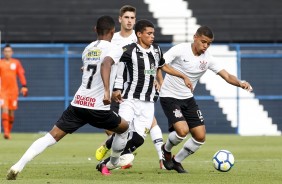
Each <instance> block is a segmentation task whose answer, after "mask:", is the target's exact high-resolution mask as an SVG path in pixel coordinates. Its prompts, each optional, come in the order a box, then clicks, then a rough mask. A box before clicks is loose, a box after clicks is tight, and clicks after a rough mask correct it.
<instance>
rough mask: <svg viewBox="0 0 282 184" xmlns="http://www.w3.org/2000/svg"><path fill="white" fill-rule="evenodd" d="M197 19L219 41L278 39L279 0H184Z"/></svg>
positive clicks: (280, 37) (281, 36)
mask: <svg viewBox="0 0 282 184" xmlns="http://www.w3.org/2000/svg"><path fill="white" fill-rule="evenodd" d="M185 1H186V2H188V8H189V9H191V10H192V11H193V16H194V17H196V19H197V23H198V24H200V25H207V26H210V27H212V28H213V30H214V32H215V35H216V36H215V42H218V43H224V42H225V43H230V42H239V43H255V42H257V43H262V42H268V43H273V42H281V41H282V34H280V33H279V32H280V30H281V29H282V15H281V8H282V1H277V0H268V1H261V0H249V1H245V0H237V1H232V0H225V1H222V0H213V1H208V0H207V1H198V0H185Z"/></svg>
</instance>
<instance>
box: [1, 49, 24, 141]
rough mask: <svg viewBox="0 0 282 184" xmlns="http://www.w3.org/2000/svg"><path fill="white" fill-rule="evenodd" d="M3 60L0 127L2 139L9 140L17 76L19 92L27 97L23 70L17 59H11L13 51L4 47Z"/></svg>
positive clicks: (17, 91) (16, 99) (14, 106)
mask: <svg viewBox="0 0 282 184" xmlns="http://www.w3.org/2000/svg"><path fill="white" fill-rule="evenodd" d="M3 55H4V58H3V59H1V60H0V83H1V86H0V99H1V108H2V111H1V112H2V125H3V129H4V138H5V139H11V135H10V134H11V130H12V127H13V123H14V111H15V110H16V109H17V107H18V95H19V88H18V83H17V76H18V77H19V80H20V82H21V85H22V88H21V90H20V92H21V93H22V95H23V96H24V97H25V96H27V92H28V89H27V86H26V78H25V75H24V68H23V67H22V65H21V63H20V61H19V60H18V59H14V58H12V55H13V49H12V47H11V46H10V45H6V46H5V47H4V49H3Z"/></svg>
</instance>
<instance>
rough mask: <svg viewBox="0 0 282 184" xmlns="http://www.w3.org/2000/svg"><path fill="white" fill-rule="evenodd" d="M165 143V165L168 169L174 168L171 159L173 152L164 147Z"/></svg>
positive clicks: (163, 151)
mask: <svg viewBox="0 0 282 184" xmlns="http://www.w3.org/2000/svg"><path fill="white" fill-rule="evenodd" d="M164 145H165V144H163V145H162V156H163V158H162V160H163V164H164V167H165V168H166V169H167V170H172V169H173V162H172V160H171V152H168V151H166V150H165V148H164Z"/></svg>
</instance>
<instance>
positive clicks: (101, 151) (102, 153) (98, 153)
mask: <svg viewBox="0 0 282 184" xmlns="http://www.w3.org/2000/svg"><path fill="white" fill-rule="evenodd" d="M108 151H109V149H108V148H107V147H106V145H102V146H100V147H99V148H98V149H97V150H96V154H95V156H96V159H97V160H98V161H101V160H102V159H103V158H104V156H105V155H106V154H107V152H108Z"/></svg>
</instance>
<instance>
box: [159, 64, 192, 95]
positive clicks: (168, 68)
mask: <svg viewBox="0 0 282 184" xmlns="http://www.w3.org/2000/svg"><path fill="white" fill-rule="evenodd" d="M161 69H162V70H163V71H164V72H166V73H168V74H170V75H174V76H176V77H180V78H182V79H183V80H184V82H185V85H186V86H187V87H188V88H190V89H191V91H192V92H193V85H192V83H191V81H190V79H189V78H188V77H187V76H186V75H184V74H183V73H181V72H179V71H177V70H175V69H174V68H172V67H171V66H170V65H168V64H164V65H163V66H161Z"/></svg>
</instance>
